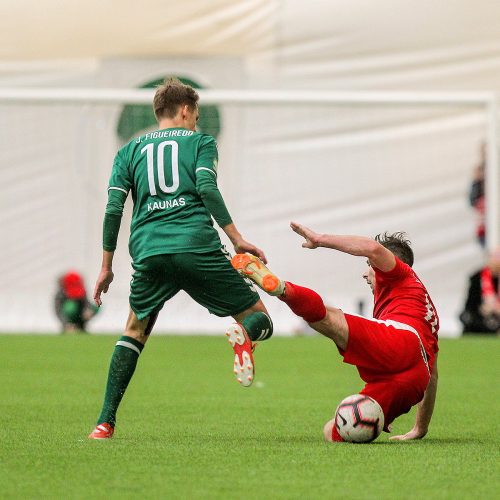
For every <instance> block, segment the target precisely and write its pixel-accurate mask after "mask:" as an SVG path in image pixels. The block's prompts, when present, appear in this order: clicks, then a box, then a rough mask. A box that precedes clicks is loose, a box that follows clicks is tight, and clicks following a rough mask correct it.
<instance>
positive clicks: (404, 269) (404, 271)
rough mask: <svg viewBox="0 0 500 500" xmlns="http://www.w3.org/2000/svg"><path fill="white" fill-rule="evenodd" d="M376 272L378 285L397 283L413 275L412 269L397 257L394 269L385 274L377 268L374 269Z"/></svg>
mask: <svg viewBox="0 0 500 500" xmlns="http://www.w3.org/2000/svg"><path fill="white" fill-rule="evenodd" d="M373 270H374V271H375V276H376V278H377V283H380V284H382V283H395V282H397V281H400V280H403V279H405V278H406V277H407V276H408V275H409V274H410V273H411V267H410V266H409V265H408V264H405V263H404V262H402V261H401V260H399V259H398V258H397V257H396V265H395V266H394V269H391V270H390V271H387V272H384V271H381V270H380V269H377V268H376V267H374V268H373Z"/></svg>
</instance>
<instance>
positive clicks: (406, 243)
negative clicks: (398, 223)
mask: <svg viewBox="0 0 500 500" xmlns="http://www.w3.org/2000/svg"><path fill="white" fill-rule="evenodd" d="M375 241H378V242H379V243H380V244H381V245H382V246H384V247H385V248H387V249H388V250H390V251H391V252H392V253H393V254H394V255H395V256H396V257H397V258H398V259H400V260H402V261H403V262H404V263H405V264H408V265H409V266H410V267H412V266H413V261H414V257H413V250H412V249H411V246H410V245H411V242H410V240H409V239H408V236H407V234H406V233H402V232H397V233H392V234H390V233H389V232H387V231H386V232H385V233H381V234H377V236H375Z"/></svg>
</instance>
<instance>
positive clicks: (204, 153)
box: [195, 135, 219, 179]
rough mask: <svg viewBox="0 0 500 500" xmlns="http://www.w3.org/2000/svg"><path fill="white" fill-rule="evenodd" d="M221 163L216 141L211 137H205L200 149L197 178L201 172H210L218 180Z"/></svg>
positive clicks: (196, 168) (197, 161)
mask: <svg viewBox="0 0 500 500" xmlns="http://www.w3.org/2000/svg"><path fill="white" fill-rule="evenodd" d="M218 163H219V153H218V151H217V143H216V142H215V139H214V138H213V137H211V136H209V135H205V136H203V138H202V139H201V141H200V145H199V149H198V158H197V160H196V167H195V170H196V176H198V175H199V174H200V173H201V172H210V174H209V175H212V176H213V177H214V178H215V179H216V178H217V165H218Z"/></svg>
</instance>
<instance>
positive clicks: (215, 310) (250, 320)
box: [175, 249, 273, 386]
mask: <svg viewBox="0 0 500 500" xmlns="http://www.w3.org/2000/svg"><path fill="white" fill-rule="evenodd" d="M175 262H176V266H177V267H176V268H177V270H178V274H180V275H182V288H183V289H184V290H185V291H186V292H187V293H188V294H189V295H190V296H191V297H192V298H193V299H194V300H195V301H196V302H198V303H199V304H201V305H202V306H204V307H206V308H207V309H208V310H209V311H210V312H211V313H212V314H215V315H216V316H220V317H227V316H232V317H233V318H234V319H235V320H236V322H237V323H234V324H232V325H231V326H230V327H229V328H228V330H227V331H226V335H227V337H228V340H229V342H230V343H231V346H232V347H233V351H234V367H233V370H234V371H235V375H236V379H237V380H238V381H239V382H240V383H241V384H242V385H244V386H249V385H251V383H252V381H253V376H254V366H253V356H252V347H253V346H252V342H254V341H257V340H258V341H263V340H266V339H268V338H270V337H271V335H272V333H273V324H272V321H271V319H270V317H269V314H268V313H267V310H266V308H265V306H264V304H263V303H262V301H261V300H260V298H259V295H258V293H257V291H256V290H255V288H254V286H253V284H252V282H251V281H250V280H244V279H242V277H241V276H240V275H239V274H238V273H237V272H236V271H235V270H234V269H233V268H232V266H231V263H230V255H229V254H228V252H227V251H225V249H221V250H217V251H214V252H207V253H203V254H177V255H176V256H175Z"/></svg>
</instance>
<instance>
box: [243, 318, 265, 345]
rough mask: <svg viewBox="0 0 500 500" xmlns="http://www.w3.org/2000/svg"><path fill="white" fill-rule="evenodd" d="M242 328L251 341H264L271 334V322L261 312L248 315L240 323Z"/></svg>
mask: <svg viewBox="0 0 500 500" xmlns="http://www.w3.org/2000/svg"><path fill="white" fill-rule="evenodd" d="M241 324H242V325H243V328H245V330H246V331H247V333H248V336H249V337H250V339H251V340H252V341H254V342H255V341H257V340H266V339H268V338H269V337H271V335H272V334H273V322H272V321H271V318H270V317H269V316H268V315H267V314H265V313H263V312H254V313H252V314H249V315H248V316H247V317H246V318H245V319H244V320H243V321H242V322H241Z"/></svg>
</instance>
